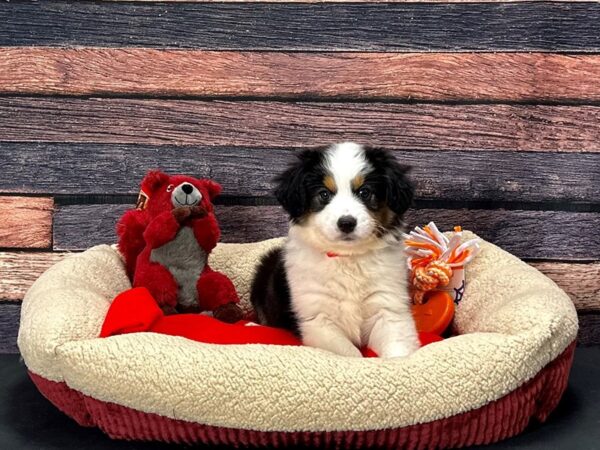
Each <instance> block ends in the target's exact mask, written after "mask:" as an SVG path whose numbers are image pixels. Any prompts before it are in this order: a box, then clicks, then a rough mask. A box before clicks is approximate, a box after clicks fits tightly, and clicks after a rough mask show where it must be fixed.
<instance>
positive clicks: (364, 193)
mask: <svg viewBox="0 0 600 450" xmlns="http://www.w3.org/2000/svg"><path fill="white" fill-rule="evenodd" d="M372 194H373V192H372V191H371V189H369V188H368V187H366V186H363V187H361V188H360V189H359V190H358V196H359V197H360V198H362V199H363V200H368V199H369V198H371V195H372Z"/></svg>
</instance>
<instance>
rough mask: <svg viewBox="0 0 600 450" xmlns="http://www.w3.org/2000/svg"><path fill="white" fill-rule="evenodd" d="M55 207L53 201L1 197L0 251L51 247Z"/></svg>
mask: <svg viewBox="0 0 600 450" xmlns="http://www.w3.org/2000/svg"><path fill="white" fill-rule="evenodd" d="M0 161H1V158H0ZM6 175H7V174H6V173H2V174H0V178H1V177H4V176H6ZM53 208H54V202H53V200H52V199H51V198H45V197H21V196H14V197H6V196H0V248H2V247H4V248H49V247H50V246H51V245H52V211H53Z"/></svg>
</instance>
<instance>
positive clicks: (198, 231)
mask: <svg viewBox="0 0 600 450" xmlns="http://www.w3.org/2000/svg"><path fill="white" fill-rule="evenodd" d="M192 228H193V230H194V236H195V237H196V241H198V244H199V245H200V247H202V248H203V249H204V251H205V252H207V253H210V252H211V251H212V250H213V249H214V248H215V246H216V245H217V242H218V241H219V238H220V237H221V230H220V229H219V224H218V223H217V219H216V218H215V215H214V214H213V213H210V214H207V215H206V216H204V217H202V218H199V219H194V220H193V221H192Z"/></svg>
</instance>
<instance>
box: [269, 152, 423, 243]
mask: <svg viewBox="0 0 600 450" xmlns="http://www.w3.org/2000/svg"><path fill="white" fill-rule="evenodd" d="M408 170H409V169H408V168H407V167H403V166H401V165H399V164H398V163H397V162H396V160H395V159H394V157H393V156H391V154H389V153H388V152H386V151H384V150H380V149H372V148H365V147H362V146H360V145H357V144H354V143H349V142H347V143H342V144H335V145H332V146H330V147H328V148H326V149H324V150H306V151H304V152H302V153H301V154H300V155H299V156H298V160H297V161H296V162H295V163H294V164H293V165H292V166H290V167H289V168H288V169H287V170H286V171H285V172H284V173H282V174H281V175H280V176H279V177H278V178H277V179H276V182H277V189H276V191H275V194H276V196H277V199H278V201H279V202H280V203H281V205H282V206H283V208H284V209H285V210H286V211H287V212H288V213H289V215H290V218H291V220H292V227H293V228H294V232H296V233H300V234H301V235H303V236H304V237H305V238H307V240H309V241H310V242H311V243H313V244H314V245H317V246H319V247H320V248H322V249H325V250H332V251H337V250H342V251H345V250H347V251H350V252H352V251H353V250H356V251H358V250H360V249H369V248H375V247H377V246H379V245H381V241H383V240H385V239H386V238H388V237H390V236H395V235H396V234H397V233H396V232H397V231H398V228H399V227H400V224H401V220H400V219H401V216H402V214H403V213H404V212H405V211H406V210H407V209H408V207H409V206H410V204H411V201H412V197H413V188H412V185H411V184H410V182H409V181H408V179H407V178H406V173H407V171H408Z"/></svg>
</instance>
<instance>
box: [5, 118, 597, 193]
mask: <svg viewBox="0 0 600 450" xmlns="http://www.w3.org/2000/svg"><path fill="white" fill-rule="evenodd" d="M1 126H2V125H0V127H1ZM294 153H295V150H289V149H282V148H279V149H252V148H226V147H218V148H210V147H191V146H186V147H176V146H171V145H168V146H148V145H101V144H51V143H48V144H46V143H44V144H23V143H5V144H2V145H0V160H1V161H2V170H3V173H4V175H5V176H4V177H0V192H10V193H23V192H27V193H32V194H46V193H52V194H60V195H89V194H94V195H98V194H101V195H103V194H108V195H114V194H118V195H124V194H127V195H136V194H137V192H138V189H139V182H140V180H141V179H142V178H143V176H144V175H145V173H146V172H147V171H148V170H150V169H153V168H156V167H160V168H162V169H163V170H166V171H167V172H169V173H173V174H175V173H188V174H190V175H194V176H198V177H211V178H213V179H215V180H217V181H219V182H220V183H221V184H222V185H223V188H224V192H223V195H225V196H229V197H249V196H253V197H262V198H265V197H272V190H273V183H272V179H273V178H274V177H275V175H276V174H278V173H280V172H281V171H282V170H283V168H284V167H285V166H286V165H288V164H289V163H290V162H291V161H293V160H294V155H293V154H294ZM394 154H395V156H396V158H397V159H398V161H400V162H401V163H402V164H406V165H410V166H412V167H413V170H412V172H411V178H412V180H413V181H414V183H415V186H416V191H417V198H418V199H421V200H446V201H453V200H454V201H455V200H458V199H460V200H461V201H498V202H563V203H572V204H593V203H597V202H598V199H600V183H598V182H597V180H600V153H595V154H592V153H556V154H552V155H548V154H545V153H538V152H527V153H524V152H470V151H446V152H443V153H440V152H436V151H404V150H399V151H396V152H394ZM40 174H43V176H40Z"/></svg>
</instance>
